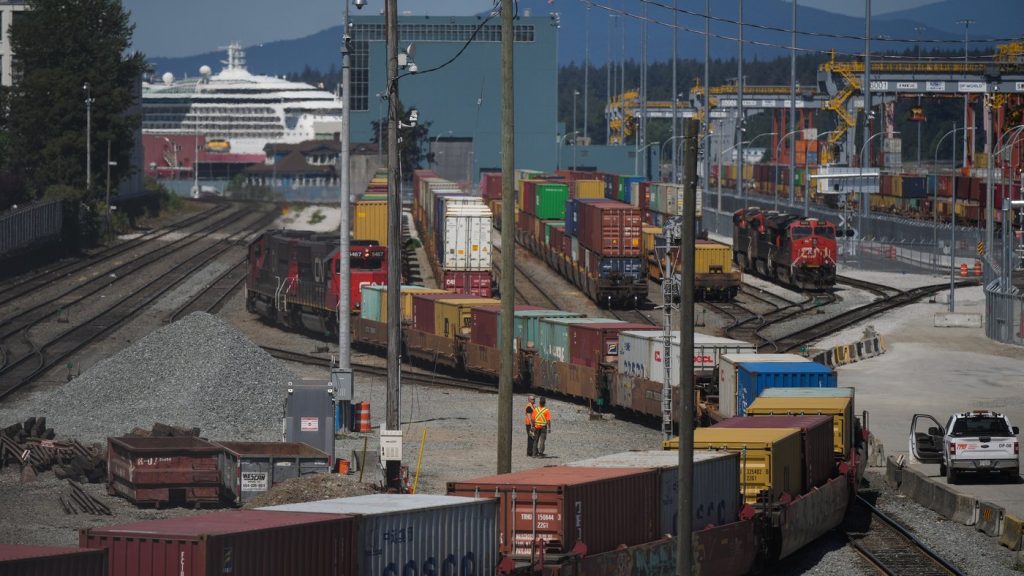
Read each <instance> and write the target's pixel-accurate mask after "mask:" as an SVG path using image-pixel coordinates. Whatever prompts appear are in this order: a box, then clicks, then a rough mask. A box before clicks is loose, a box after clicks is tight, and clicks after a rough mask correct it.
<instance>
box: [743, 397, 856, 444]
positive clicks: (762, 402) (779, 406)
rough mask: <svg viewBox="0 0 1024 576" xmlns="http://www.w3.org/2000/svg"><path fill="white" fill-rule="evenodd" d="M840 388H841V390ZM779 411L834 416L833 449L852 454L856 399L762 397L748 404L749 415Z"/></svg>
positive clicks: (773, 413) (770, 413)
mask: <svg viewBox="0 0 1024 576" xmlns="http://www.w3.org/2000/svg"><path fill="white" fill-rule="evenodd" d="M837 390H838V389H837ZM776 414H793V415H803V414H806V415H814V416H817V415H823V416H831V417H832V429H833V430H834V432H835V442H834V445H833V449H834V451H835V453H836V455H838V456H845V455H846V454H849V453H850V448H852V447H853V444H854V438H853V428H854V426H853V422H854V414H853V398H851V397H849V396H846V397H831V398H821V397H808V398H796V397H793V398H763V397H762V398H758V399H757V400H754V402H753V404H751V405H750V406H748V407H747V415H748V416H767V415H776Z"/></svg>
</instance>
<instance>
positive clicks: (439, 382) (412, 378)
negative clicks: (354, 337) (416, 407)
mask: <svg viewBox="0 0 1024 576" xmlns="http://www.w3.org/2000/svg"><path fill="white" fill-rule="evenodd" d="M261 348H263V349H264V350H265V351H266V352H267V353H268V354H270V355H271V356H273V357H274V358H277V359H279V360H286V361H288V362H296V363H299V364H308V365H310V366H323V367H327V368H329V367H330V366H331V359H330V358H324V357H323V356H314V355H312V354H303V353H302V352H295V351H293V350H285V349H284V348H277V347H274V346H261ZM352 369H353V370H354V371H356V372H359V373H361V374H367V375H370V376H379V377H381V378H386V377H387V375H388V370H387V368H385V367H383V366H374V365H372V364H363V363H359V362H353V363H352ZM402 381H403V382H412V383H415V384H422V385H426V386H445V387H451V388H461V389H463V390H473V391H476V392H486V393H488V394H497V393H498V388H497V386H496V385H494V384H490V383H487V382H480V381H477V380H464V379H461V378H452V377H450V376H444V375H440V374H430V373H424V372H419V371H416V370H408V369H406V370H403V371H402Z"/></svg>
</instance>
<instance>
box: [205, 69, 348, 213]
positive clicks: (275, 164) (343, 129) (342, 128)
mask: <svg viewBox="0 0 1024 576" xmlns="http://www.w3.org/2000/svg"><path fill="white" fill-rule="evenodd" d="M202 83H203V80H202V79H199V80H197V81H196V100H198V96H199V87H200V86H201V85H202ZM194 110H195V121H194V122H195V123H194V124H193V126H192V127H193V128H194V130H195V132H194V135H195V155H194V156H193V157H192V176H193V178H194V182H193V184H192V197H193V198H199V196H200V195H201V194H200V193H199V103H198V102H196V105H195V107H194ZM342 130H344V126H343V127H342ZM275 166H276V164H275Z"/></svg>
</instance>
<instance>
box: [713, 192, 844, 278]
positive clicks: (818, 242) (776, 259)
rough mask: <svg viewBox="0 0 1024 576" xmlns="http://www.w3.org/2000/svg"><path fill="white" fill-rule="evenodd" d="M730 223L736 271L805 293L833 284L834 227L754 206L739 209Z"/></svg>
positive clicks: (834, 272)
mask: <svg viewBox="0 0 1024 576" xmlns="http://www.w3.org/2000/svg"><path fill="white" fill-rule="evenodd" d="M732 222H733V231H732V254H733V260H734V261H735V262H736V265H737V266H738V267H739V268H741V269H743V270H744V271H747V272H755V273H757V274H760V275H761V276H763V277H765V278H767V279H769V280H772V281H775V282H778V283H780V284H786V285H789V286H793V287H796V288H800V289H804V290H820V289H823V288H829V287H832V286H834V285H835V283H836V255H837V253H836V227H835V224H833V223H831V222H827V221H825V220H818V219H816V218H801V217H799V216H794V215H792V214H783V213H779V212H774V211H766V210H761V209H760V208H753V207H752V208H745V209H742V210H738V211H737V212H736V213H735V214H733V217H732Z"/></svg>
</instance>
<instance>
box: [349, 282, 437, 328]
mask: <svg viewBox="0 0 1024 576" xmlns="http://www.w3.org/2000/svg"><path fill="white" fill-rule="evenodd" d="M361 292H362V295H363V308H362V310H360V313H359V315H360V317H361V318H364V319H366V320H373V321H374V322H387V321H388V287H387V286H382V285H376V284H374V285H367V286H363V287H362V288H361ZM401 294H402V321H403V322H409V321H412V297H413V296H414V295H416V294H447V295H449V296H450V295H451V294H452V293H451V292H448V291H447V290H440V289H438V288H425V287H423V286H402V288H401Z"/></svg>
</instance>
